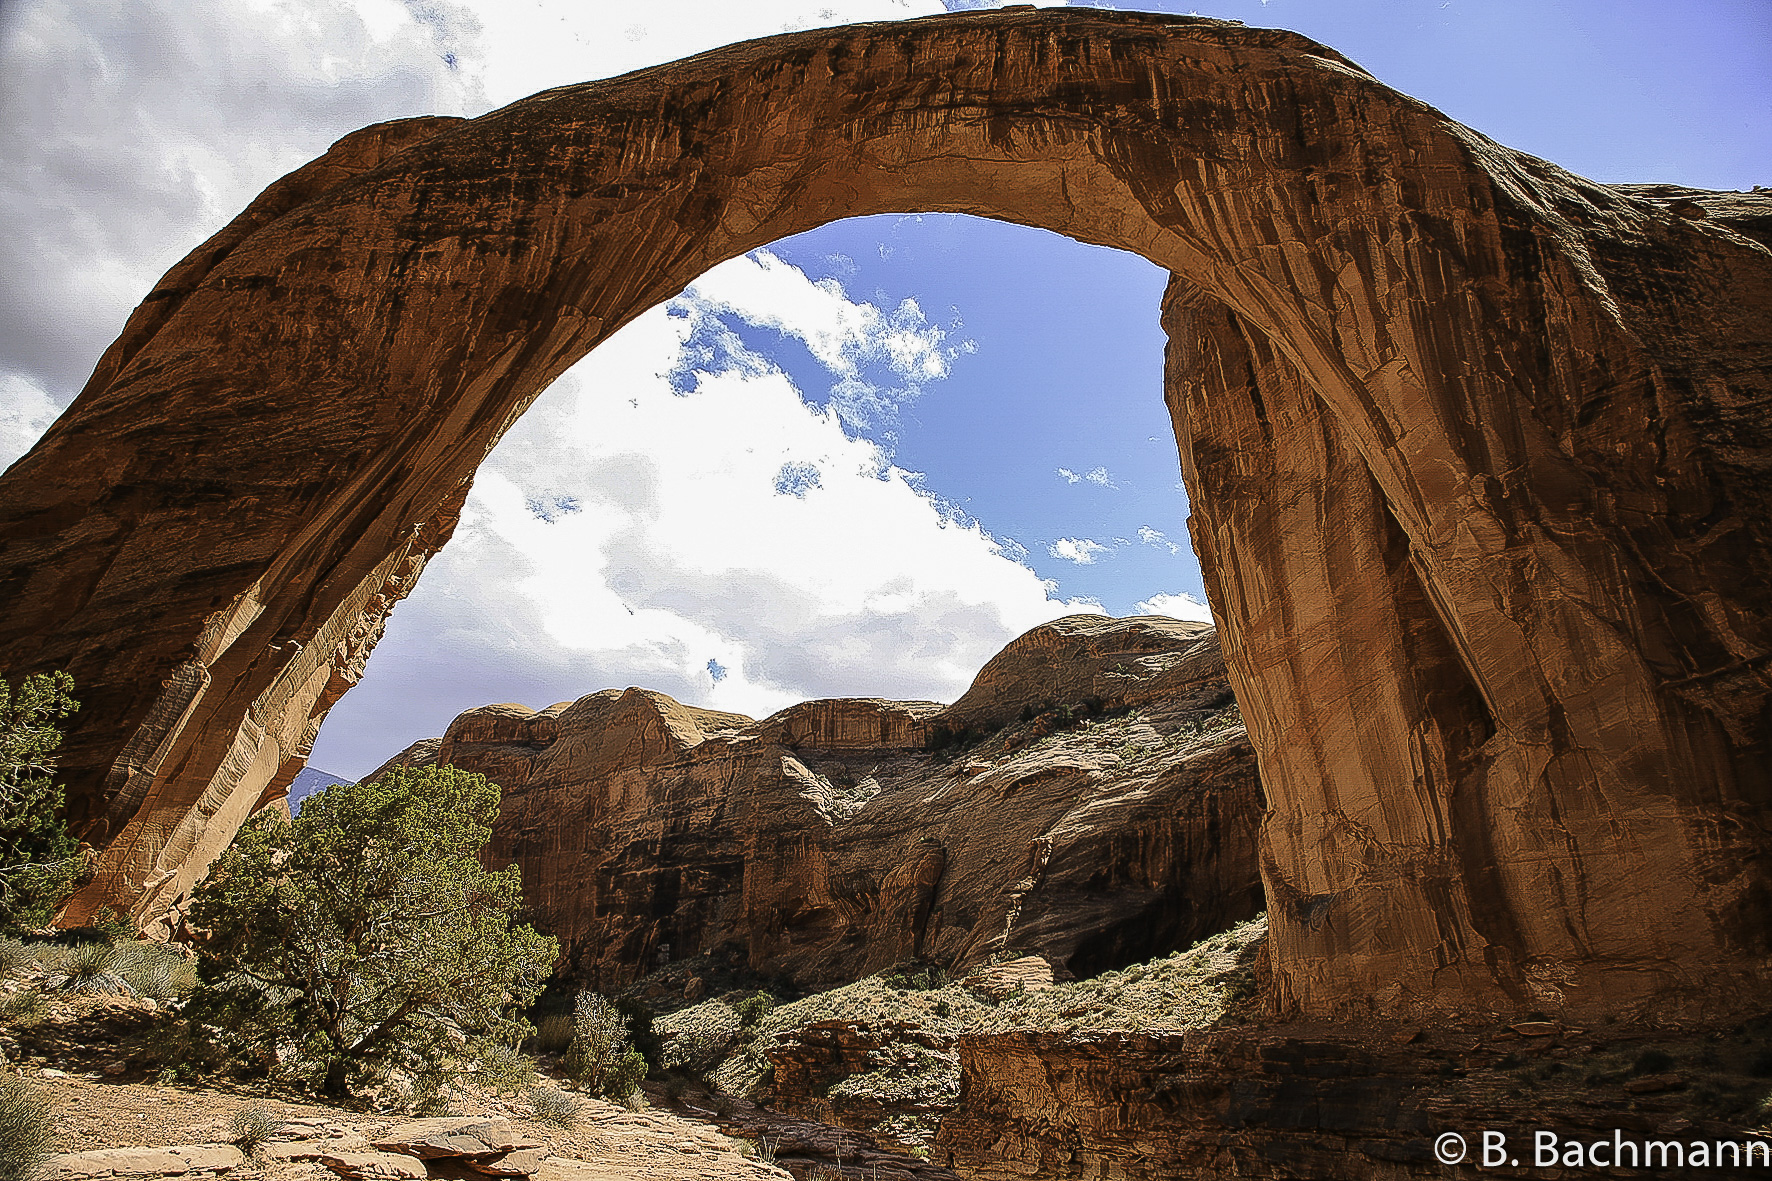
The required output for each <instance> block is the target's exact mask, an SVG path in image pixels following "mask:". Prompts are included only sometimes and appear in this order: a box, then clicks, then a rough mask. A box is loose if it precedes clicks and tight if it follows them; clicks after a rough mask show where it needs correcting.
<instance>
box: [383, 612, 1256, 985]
mask: <svg viewBox="0 0 1772 1181" xmlns="http://www.w3.org/2000/svg"><path fill="white" fill-rule="evenodd" d="M981 702H988V703H989V707H988V708H985V707H984V706H981V705H980V703H981ZM432 761H438V762H442V763H446V764H448V765H450V766H455V767H460V768H462V769H464V770H469V771H476V772H479V773H480V774H483V775H485V776H487V777H488V778H490V779H491V780H493V781H494V782H495V783H498V784H499V785H500V786H501V787H503V789H504V805H503V810H502V812H501V815H500V817H499V821H498V825H497V827H496V829H495V831H494V835H493V840H492V844H491V846H490V847H489V849H488V857H489V859H490V860H491V861H493V862H494V863H498V864H503V863H506V862H511V861H514V862H515V863H516V864H517V865H519V866H520V867H521V868H522V871H523V887H524V900H525V902H526V903H527V905H528V909H529V913H530V914H531V917H532V918H533V920H534V921H535V923H536V924H537V926H538V927H540V928H541V929H542V930H544V931H547V932H549V933H551V934H554V935H556V936H558V937H559V938H560V941H561V944H562V954H563V958H562V968H561V971H562V972H563V973H564V974H566V975H569V976H570V977H572V978H575V979H577V980H578V981H580V982H582V983H585V984H589V985H592V986H595V987H598V988H601V989H605V990H613V989H615V988H617V987H621V986H624V985H626V984H628V983H630V982H631V981H633V980H634V979H635V978H636V977H638V976H641V975H644V974H645V973H647V972H649V971H651V970H652V969H653V968H654V967H656V966H657V965H658V964H659V963H660V962H662V961H667V960H671V959H683V958H686V957H690V956H695V955H698V954H702V953H709V952H714V953H720V954H730V953H737V954H739V955H740V956H742V960H743V963H744V964H745V966H746V967H748V968H749V969H750V970H751V971H753V972H756V973H758V974H761V975H764V976H773V977H780V978H783V979H784V980H788V981H792V982H793V983H795V984H798V985H817V984H830V983H842V982H846V981H849V980H854V979H857V978H859V977H861V976H865V975H867V974H868V973H870V972H874V971H878V970H880V969H882V968H885V967H889V966H891V965H893V964H896V963H900V962H902V961H906V960H913V959H922V960H930V961H935V962H937V963H939V964H941V965H943V966H945V967H948V968H962V967H966V966H969V965H972V964H975V963H977V962H979V961H981V960H983V959H985V958H987V957H989V956H991V955H993V954H995V953H998V952H1002V951H1006V950H1018V951H1024V952H1037V953H1040V954H1041V955H1043V956H1045V957H1046V959H1047V960H1049V961H1050V962H1051V963H1052V964H1053V965H1055V966H1056V967H1057V968H1058V969H1059V970H1060V971H1068V972H1072V973H1076V974H1080V975H1087V974H1090V973H1093V972H1096V971H1100V970H1101V969H1103V968H1106V967H1114V966H1118V965H1120V964H1124V963H1127V962H1130V961H1133V960H1140V959H1145V958H1148V957H1149V956H1152V955H1157V954H1161V953H1164V952H1168V951H1170V950H1172V949H1174V948H1177V947H1186V946H1187V945H1188V944H1190V943H1192V942H1193V941H1195V940H1196V939H1199V938H1201V937H1203V936H1205V935H1209V934H1212V933H1213V932H1216V931H1220V930H1223V929H1225V928H1226V927H1229V926H1231V925H1232V924H1234V923H1236V922H1239V921H1241V920H1242V919H1246V918H1248V917H1250V916H1252V915H1254V914H1255V913H1257V912H1258V911H1259V910H1260V909H1261V905H1262V903H1261V899H1262V891H1261V880H1260V868H1259V863H1258V859H1257V852H1256V834H1257V831H1258V829H1259V826H1260V821H1261V813H1262V798H1261V788H1260V784H1259V782H1258V780H1257V777H1256V773H1255V761H1254V754H1253V751H1251V749H1250V747H1249V744H1248V741H1247V736H1246V735H1245V733H1244V730H1243V727H1242V725H1241V723H1240V721H1239V720H1238V719H1237V717H1236V713H1235V708H1234V704H1233V703H1232V701H1231V696H1230V690H1229V686H1228V684H1227V682H1226V680H1225V675H1224V662H1223V659H1222V657H1221V656H1220V655H1219V651H1218V637H1217V633H1216V632H1214V631H1213V630H1212V629H1211V628H1210V627H1208V626H1206V625H1204V624H1198V623H1183V622H1179V621H1177V620H1172V619H1162V618H1156V617H1140V618H1134V619H1118V620H1116V619H1109V618H1107V617H1104V616H1093V615H1079V616H1070V617H1068V618H1065V619H1061V620H1058V621H1056V622H1054V623H1051V624H1046V625H1043V626H1041V627H1038V628H1035V629H1034V630H1033V631H1031V632H1029V633H1028V634H1026V635H1024V636H1022V637H1021V638H1020V639H1017V640H1015V641H1014V642H1012V643H1011V644H1010V645H1009V646H1008V647H1007V648H1006V649H1004V651H1003V652H1002V653H1001V654H999V655H998V656H997V657H996V658H994V659H993V660H992V661H991V662H990V663H989V664H987V665H986V667H985V669H984V671H983V672H981V673H980V674H979V676H978V679H977V681H976V682H975V683H974V685H973V687H972V689H971V691H969V692H968V693H967V695H966V696H965V697H964V698H962V699H961V701H960V702H959V703H957V704H956V705H954V706H952V707H949V708H945V709H944V708H943V707H942V706H940V705H937V704H934V703H930V702H892V701H880V700H875V699H844V700H832V701H814V702H807V703H805V704H802V705H796V706H792V707H790V708H788V709H785V710H783V711H782V712H780V713H778V714H775V715H774V716H772V717H769V718H766V719H764V720H763V721H760V722H754V721H752V720H751V719H749V718H745V717H741V716H739V715H736V714H725V713H716V712H713V711H711V710H701V709H694V708H691V707H689V706H685V705H682V704H680V703H678V702H676V701H673V700H672V699H671V698H669V697H666V696H665V695H664V694H662V693H653V692H649V691H647V690H644V689H626V690H613V689H612V690H606V691H604V692H601V693H593V694H591V695H590V696H588V697H581V698H579V699H578V700H577V701H575V702H569V703H568V702H563V703H561V704H559V705H555V706H550V707H549V708H547V709H544V710H540V711H530V710H528V709H526V708H524V707H522V706H516V705H492V706H485V707H482V708H480V709H475V710H470V711H468V712H467V713H464V714H462V715H461V716H460V717H458V718H457V719H456V720H455V721H454V722H453V723H452V724H451V725H450V727H449V730H448V732H447V733H446V734H445V735H444V737H443V739H442V741H441V742H440V743H437V744H435V746H434V748H426V747H421V748H419V749H416V750H412V751H408V752H404V753H403V754H402V755H400V756H398V757H396V758H395V759H394V760H390V765H392V764H394V763H407V764H412V763H420V764H422V763H428V762H432Z"/></svg>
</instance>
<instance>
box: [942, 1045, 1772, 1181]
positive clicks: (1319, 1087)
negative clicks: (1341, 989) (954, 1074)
mask: <svg viewBox="0 0 1772 1181" xmlns="http://www.w3.org/2000/svg"><path fill="white" fill-rule="evenodd" d="M1621 1032H1623V1031H1622V1030H1619V1029H1617V1028H1614V1029H1613V1030H1612V1031H1611V1033H1610V1034H1609V1036H1612V1037H1618V1036H1619V1034H1620V1033H1621ZM1642 1033H1643V1031H1640V1030H1636V1031H1632V1032H1631V1033H1630V1034H1629V1035H1626V1038H1625V1039H1624V1040H1622V1042H1621V1043H1620V1044H1618V1045H1614V1046H1608V1045H1606V1044H1605V1037H1602V1036H1601V1035H1598V1034H1595V1033H1592V1032H1589V1033H1584V1032H1583V1031H1582V1030H1579V1029H1566V1028H1565V1027H1563V1026H1560V1025H1552V1026H1551V1029H1550V1031H1548V1032H1547V1034H1546V1035H1545V1036H1541V1037H1519V1036H1516V1035H1514V1034H1513V1033H1512V1032H1511V1031H1509V1030H1507V1029H1505V1028H1503V1029H1500V1030H1495V1029H1485V1030H1479V1031H1471V1030H1459V1029H1444V1030H1441V1031H1437V1032H1433V1033H1430V1034H1426V1035H1424V1034H1423V1032H1422V1031H1421V1030H1420V1029H1418V1028H1409V1027H1404V1028H1401V1029H1399V1028H1397V1027H1396V1026H1390V1027H1388V1028H1370V1027H1369V1028H1365V1029H1358V1030H1351V1029H1349V1028H1348V1027H1346V1026H1332V1025H1318V1026H1315V1027H1302V1028H1292V1029H1273V1028H1269V1029H1223V1030H1203V1031H1199V1032H1191V1033H1186V1034H1183V1033H1116V1034H1106V1035H1099V1034H1098V1035H1095V1036H1093V1037H1079V1036H1075V1035H1071V1036H1066V1035H1060V1034H1051V1033H1035V1032H1011V1033H995V1034H979V1035H974V1036H969V1037H964V1038H962V1039H960V1043H959V1047H958V1049H959V1055H960V1066H961V1083H960V1096H959V1106H958V1108H957V1109H956V1110H954V1111H951V1112H949V1113H948V1114H947V1115H946V1116H945V1117H944V1118H943V1120H942V1124H941V1130H940V1132H939V1134H938V1136H937V1139H936V1145H935V1151H934V1152H933V1153H932V1154H931V1159H932V1160H934V1161H936V1162H937V1163H940V1164H945V1165H947V1166H948V1167H949V1168H952V1169H953V1170H954V1171H955V1172H957V1173H959V1174H960V1175H961V1176H963V1177H966V1178H968V1181H1019V1179H1020V1178H1024V1177H1041V1178H1049V1179H1052V1181H1060V1179H1063V1178H1078V1179H1082V1178H1100V1177H1128V1178H1131V1177H1139V1178H1144V1177H1149V1178H1164V1179H1166V1181H1183V1179H1198V1181H1217V1179H1218V1178H1221V1177H1276V1178H1277V1177H1312V1178H1315V1177H1335V1178H1341V1177H1358V1178H1362V1179H1363V1181H1365V1179H1370V1181H1401V1179H1403V1178H1433V1177H1446V1176H1449V1175H1452V1173H1453V1172H1454V1171H1455V1170H1453V1169H1452V1168H1450V1167H1449V1166H1448V1165H1447V1164H1444V1163H1442V1162H1441V1161H1440V1160H1437V1159H1435V1155H1434V1153H1435V1149H1436V1146H1437V1145H1439V1143H1440V1140H1439V1138H1440V1137H1441V1136H1442V1135H1443V1134H1444V1133H1447V1132H1453V1133H1457V1134H1459V1135H1461V1136H1463V1137H1464V1142H1463V1144H1461V1145H1459V1146H1457V1149H1456V1151H1463V1152H1464V1153H1465V1156H1464V1168H1465V1169H1466V1170H1469V1171H1471V1172H1473V1173H1474V1172H1475V1169H1474V1168H1473V1167H1472V1166H1474V1165H1475V1164H1476V1163H1477V1162H1478V1161H1479V1160H1481V1159H1482V1158H1481V1152H1482V1146H1483V1140H1482V1135H1483V1130H1491V1131H1494V1132H1497V1133H1500V1134H1501V1135H1503V1136H1504V1137H1505V1144H1506V1146H1507V1148H1508V1150H1509V1151H1508V1156H1509V1157H1511V1158H1513V1159H1516V1160H1518V1161H1519V1164H1520V1166H1522V1167H1523V1168H1526V1169H1528V1170H1529V1169H1530V1168H1531V1166H1532V1165H1533V1164H1534V1163H1535V1161H1536V1162H1542V1161H1544V1160H1545V1159H1546V1158H1544V1157H1542V1156H1535V1155H1533V1154H1534V1153H1535V1152H1540V1151H1542V1150H1541V1149H1540V1148H1539V1142H1538V1141H1537V1140H1535V1136H1536V1134H1537V1133H1538V1132H1539V1131H1540V1130H1544V1129H1556V1130H1557V1132H1556V1135H1555V1141H1556V1147H1557V1152H1556V1154H1555V1157H1556V1159H1554V1160H1551V1162H1550V1163H1551V1164H1552V1166H1553V1167H1552V1171H1551V1172H1549V1173H1546V1174H1545V1175H1547V1176H1578V1175H1584V1174H1585V1173H1586V1170H1583V1169H1571V1170H1569V1171H1568V1172H1566V1173H1565V1172H1559V1171H1557V1170H1555V1167H1554V1166H1555V1165H1556V1164H1557V1163H1560V1162H1561V1161H1570V1162H1573V1160H1574V1158H1572V1157H1567V1156H1564V1155H1563V1154H1564V1153H1565V1152H1566V1151H1567V1150H1568V1148H1569V1146H1570V1145H1571V1144H1575V1143H1579V1144H1581V1145H1582V1146H1583V1153H1582V1158H1581V1159H1582V1160H1583V1163H1587V1159H1588V1158H1587V1156H1586V1153H1587V1151H1588V1149H1589V1147H1590V1146H1592V1145H1595V1144H1599V1145H1601V1147H1602V1148H1603V1149H1604V1154H1603V1155H1601V1156H1598V1157H1595V1158H1593V1163H1595V1164H1602V1163H1603V1164H1604V1165H1607V1166H1612V1165H1615V1164H1617V1163H1619V1162H1621V1161H1622V1162H1623V1163H1625V1164H1629V1163H1631V1162H1637V1163H1648V1162H1655V1161H1657V1160H1666V1161H1669V1162H1673V1163H1675V1164H1678V1163H1680V1162H1682V1161H1685V1162H1689V1163H1693V1164H1700V1165H1707V1164H1722V1162H1723V1161H1724V1160H1725V1159H1727V1158H1728V1156H1729V1155H1730V1154H1737V1155H1736V1159H1740V1157H1741V1155H1744V1154H1745V1153H1746V1152H1747V1148H1746V1146H1747V1145H1750V1144H1751V1145H1753V1146H1754V1147H1753V1149H1752V1153H1753V1154H1754V1155H1751V1156H1748V1157H1747V1159H1749V1160H1755V1161H1758V1160H1765V1159H1768V1157H1767V1155H1766V1154H1767V1152H1768V1148H1767V1145H1766V1143H1765V1138H1764V1134H1763V1132H1761V1131H1759V1130H1758V1129H1757V1128H1756V1127H1755V1124H1756V1116H1754V1115H1753V1114H1750V1113H1748V1112H1746V1111H1741V1112H1738V1113H1737V1114H1735V1115H1733V1116H1722V1115H1719V1114H1718V1112H1717V1111H1716V1110H1715V1108H1716V1107H1717V1106H1718V1104H1717V1101H1716V1098H1715V1096H1714V1094H1712V1095H1709V1096H1706V1095H1702V1094H1700V1095H1692V1094H1684V1095H1681V1096H1678V1097H1677V1099H1676V1101H1671V1102H1670V1101H1666V1098H1667V1097H1664V1096H1657V1097H1656V1098H1655V1099H1654V1100H1644V1099H1641V1098H1637V1097H1636V1096H1638V1095H1640V1094H1642V1093H1643V1092H1642V1090H1641V1088H1640V1086H1639V1084H1641V1083H1642V1082H1643V1081H1644V1080H1643V1079H1641V1078H1632V1077H1631V1076H1629V1075H1628V1073H1627V1071H1626V1070H1625V1069H1623V1068H1621V1067H1620V1061H1621V1060H1622V1061H1623V1062H1624V1063H1628V1062H1629V1060H1630V1056H1632V1055H1635V1054H1638V1053H1639V1047H1640V1046H1641V1045H1642V1042H1641V1041H1639V1040H1637V1039H1640V1038H1641V1037H1642ZM1503 1039H1506V1040H1503ZM1595 1041H1598V1042H1600V1044H1599V1045H1595V1044H1593V1043H1594V1042H1595ZM1715 1042H1716V1039H1715V1038H1713V1039H1712V1040H1710V1041H1709V1042H1706V1041H1704V1040H1702V1039H1701V1038H1699V1037H1692V1038H1691V1040H1690V1042H1689V1043H1687V1044H1686V1045H1685V1046H1683V1047H1681V1049H1683V1050H1690V1051H1692V1052H1694V1054H1696V1052H1698V1051H1699V1049H1700V1047H1703V1046H1714V1045H1715ZM1711 1057H1712V1058H1713V1059H1714V1058H1715V1054H1714V1052H1713V1053H1712V1054H1711ZM1522 1067H1524V1068H1525V1069H1522ZM1584 1077H1585V1078H1586V1080H1587V1081H1586V1082H1585V1083H1583V1082H1582V1081H1581V1080H1582V1079H1583V1078H1584ZM1534 1080H1538V1081H1534ZM1542 1080H1556V1081H1555V1082H1546V1081H1542ZM1522 1084H1524V1086H1525V1087H1526V1088H1529V1089H1530V1090H1531V1092H1532V1094H1531V1096H1530V1098H1523V1095H1522V1090H1523V1086H1522ZM1678 1085H1679V1086H1681V1087H1684V1085H1685V1084H1684V1082H1683V1081H1681V1082H1680V1083H1678ZM1615 1141H1623V1142H1624V1144H1625V1145H1626V1148H1625V1151H1624V1153H1622V1154H1620V1155H1619V1156H1618V1157H1616V1158H1614V1157H1613V1155H1612V1154H1613V1149H1614V1143H1615ZM1654 1143H1660V1144H1662V1145H1663V1146H1664V1147H1662V1148H1659V1149H1651V1148H1649V1147H1648V1145H1650V1144H1654ZM1719 1144H1720V1145H1721V1146H1722V1147H1720V1148H1719V1147H1718V1145H1719ZM1731 1145H1733V1147H1731ZM1446 1151H1448V1152H1449V1154H1450V1156H1449V1159H1451V1160H1454V1161H1456V1160H1457V1159H1458V1156H1457V1155H1456V1152H1455V1150H1454V1149H1447V1150H1446ZM1655 1153H1659V1154H1661V1155H1660V1156H1656V1155H1653V1154H1655ZM1701 1153H1702V1155H1700V1154H1701ZM1603 1171H1604V1169H1602V1168H1595V1169H1593V1170H1592V1174H1593V1175H1598V1174H1599V1173H1601V1172H1603ZM1625 1175H1630V1176H1653V1175H1657V1170H1656V1169H1655V1168H1654V1167H1650V1168H1648V1169H1645V1170H1643V1171H1642V1172H1636V1171H1635V1170H1629V1171H1627V1173H1626V1174H1625ZM1693 1175H1703V1176H1717V1177H1721V1176H1724V1175H1726V1174H1725V1172H1724V1171H1723V1170H1721V1169H1719V1170H1717V1171H1714V1172H1712V1171H1708V1170H1705V1169H1703V1168H1699V1169H1696V1170H1695V1171H1694V1174H1693Z"/></svg>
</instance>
